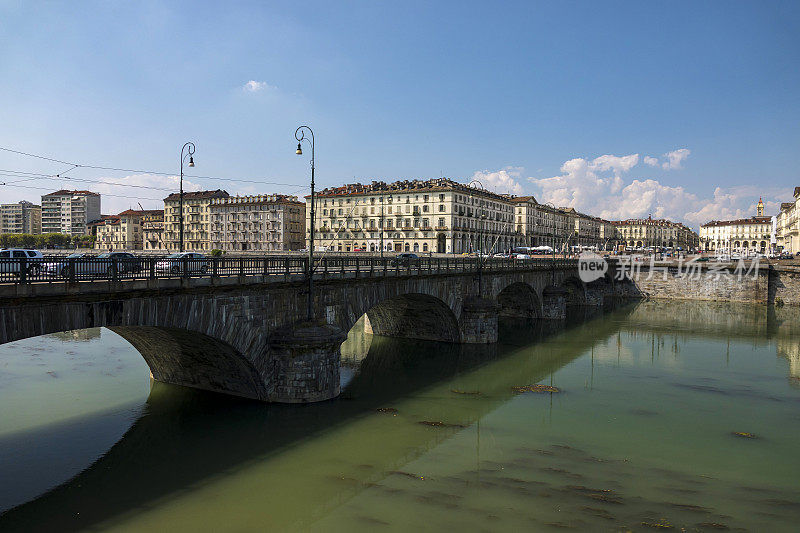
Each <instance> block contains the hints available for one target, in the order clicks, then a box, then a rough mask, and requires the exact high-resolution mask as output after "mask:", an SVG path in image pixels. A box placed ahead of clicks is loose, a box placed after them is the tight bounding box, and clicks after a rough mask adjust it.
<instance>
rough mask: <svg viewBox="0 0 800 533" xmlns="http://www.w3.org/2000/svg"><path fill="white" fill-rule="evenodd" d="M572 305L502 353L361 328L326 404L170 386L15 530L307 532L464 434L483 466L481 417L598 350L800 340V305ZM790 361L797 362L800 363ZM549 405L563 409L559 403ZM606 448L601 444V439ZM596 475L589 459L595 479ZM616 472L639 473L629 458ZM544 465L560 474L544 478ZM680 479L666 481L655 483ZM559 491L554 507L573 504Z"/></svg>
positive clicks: (15, 518)
mask: <svg viewBox="0 0 800 533" xmlns="http://www.w3.org/2000/svg"><path fill="white" fill-rule="evenodd" d="M572 311H573V313H572V314H571V315H570V320H568V321H567V323H566V324H563V323H559V322H543V323H541V324H544V325H541V324H540V325H539V326H537V327H532V326H526V325H525V324H524V323H520V322H512V321H504V322H502V323H501V329H500V337H501V343H500V344H498V345H489V346H468V345H455V344H448V343H435V342H430V341H414V340H400V339H388V338H382V337H371V336H368V335H364V334H363V333H361V334H359V332H358V331H355V332H353V333H351V335H350V337H349V338H348V341H347V342H346V343H345V345H344V346H343V356H344V357H343V364H344V365H345V368H347V369H349V370H348V372H344V373H343V374H344V375H345V376H346V378H345V379H346V384H345V385H346V386H345V387H344V390H343V393H342V396H341V397H340V398H339V399H337V400H334V401H329V402H322V403H318V404H314V405H307V406H293V405H280V404H270V405H264V404H261V403H256V402H250V401H245V400H237V399H235V398H230V397H225V396H221V395H216V394H213V393H206V392H202V391H197V390H193V389H188V388H182V387H176V386H169V385H163V384H158V383H154V384H153V387H152V390H151V393H150V397H149V398H148V400H147V405H146V409H145V413H144V414H143V416H141V417H140V418H139V419H137V420H136V422H135V423H134V424H133V426H132V427H131V428H130V430H129V431H128V432H127V433H126V434H125V435H124V437H123V438H122V439H121V440H120V441H119V442H118V443H117V444H116V445H114V446H113V447H112V448H111V449H110V450H109V451H108V452H107V453H106V454H105V456H104V457H102V458H101V459H99V460H98V461H96V462H95V463H94V464H92V465H91V466H90V467H89V468H87V469H86V470H85V471H83V472H82V473H81V474H80V475H78V476H77V477H75V478H73V479H71V480H70V481H68V482H67V483H65V484H63V485H62V486H60V487H57V488H55V489H54V490H52V491H50V492H48V493H46V494H44V495H42V496H40V497H38V498H37V499H35V500H33V501H31V502H29V503H27V504H24V505H22V506H20V507H17V508H15V509H13V510H11V511H10V512H8V513H6V514H4V515H2V516H0V530H3V531H6V530H9V531H14V530H19V531H32V530H42V529H51V530H61V531H63V530H67V531H69V530H78V529H85V528H92V527H100V528H102V527H106V526H114V525H117V524H124V525H125V526H127V527H130V526H131V524H130V523H128V521H133V523H134V524H135V526H136V527H137V528H151V529H162V530H163V529H165V528H167V529H169V528H175V527H178V528H180V527H188V528H190V529H191V527H192V526H189V525H187V524H192V525H194V526H196V525H197V524H203V527H204V528H207V529H217V530H225V529H229V528H231V527H235V528H239V529H242V528H245V529H262V530H263V529H276V530H286V529H293V528H297V529H306V528H307V527H310V526H311V525H312V524H314V523H315V522H317V521H318V520H320V519H326V518H331V517H335V516H336V515H337V510H338V509H340V508H341V507H342V506H343V505H344V504H345V503H346V502H349V501H350V500H351V499H356V500H357V499H358V498H357V497H358V496H359V495H361V494H364V493H369V492H370V491H368V490H367V489H371V488H375V487H380V486H384V485H390V484H391V483H390V480H391V479H395V478H397V477H398V476H399V477H401V478H402V477H406V476H410V477H413V476H415V475H417V473H416V472H413V471H408V470H410V469H411V468H413V467H411V466H409V465H410V463H412V462H414V461H415V460H417V459H419V458H422V457H423V456H428V455H431V454H434V453H436V451H431V450H433V449H434V448H437V447H438V446H439V445H442V444H444V443H445V441H448V442H451V441H449V439H450V437H453V436H455V435H458V436H459V439H453V440H458V441H459V442H460V443H461V444H463V441H464V440H469V439H474V450H472V451H470V452H469V454H470V456H469V457H465V458H459V459H458V460H459V461H462V460H463V461H466V462H469V461H472V459H471V457H472V456H473V454H474V457H475V461H476V462H478V463H480V453H481V449H482V448H481V446H482V445H483V446H485V445H486V440H485V439H487V438H491V432H490V433H489V436H488V437H487V435H486V434H485V433H484V437H483V438H484V441H483V443H482V441H481V433H480V432H481V420H482V419H486V418H491V417H487V415H489V414H490V413H492V412H493V411H495V410H498V408H500V407H501V406H503V405H505V404H507V403H508V402H509V401H510V400H512V399H513V398H514V397H515V393H514V392H513V391H512V390H511V387H512V386H515V385H527V384H530V383H535V382H545V383H547V382H549V380H550V378H551V376H552V375H553V374H554V373H556V371H558V370H559V369H562V368H563V367H565V366H567V365H569V363H571V362H572V361H574V360H575V359H576V358H578V357H581V356H582V355H591V356H592V357H591V359H589V357H587V358H586V359H584V360H583V361H585V362H586V363H587V364H586V365H584V366H588V364H590V363H591V369H592V370H591V372H593V369H594V353H595V350H597V351H598V352H600V351H602V352H603V354H602V357H604V358H605V360H606V361H608V360H609V358H611V357H617V358H622V359H623V360H624V359H625V358H626V357H631V351H630V350H629V347H628V346H623V342H625V341H622V340H618V339H620V337H625V338H626V339H627V338H634V339H640V340H644V341H645V345H646V350H645V351H647V350H651V352H650V354H651V356H652V357H658V351H659V350H662V351H663V352H664V353H667V352H669V351H670V350H673V352H672V353H671V354H670V355H671V356H675V355H676V354H677V352H676V351H677V350H679V349H680V346H681V345H682V344H683V341H681V340H680V338H681V337H687V338H688V337H694V338H697V339H701V340H704V339H718V340H724V339H733V340H734V341H737V340H738V341H742V340H747V341H751V340H753V339H756V340H753V342H758V343H761V344H764V343H771V342H774V340H777V343H776V344H777V348H778V353H779V355H781V345H784V346H785V345H786V343H787V342H789V341H792V342H794V343H795V344H797V339H798V337H799V336H798V333H799V332H798V331H796V328H797V326H796V325H797V324H798V323H800V321H799V320H798V317H797V316H796V315H797V312H796V311H794V310H789V309H772V310H768V309H767V308H765V307H763V306H752V307H746V308H741V309H739V312H738V313H736V314H735V316H734V315H733V314H732V313H731V307H730V305H721V306H720V305H717V304H698V305H694V304H685V303H666V304H665V303H662V302H643V303H640V304H638V305H635V306H630V307H626V308H623V309H620V310H617V311H615V312H613V313H611V314H607V315H603V316H602V317H601V318H599V319H598V318H596V317H595V316H594V314H596V313H597V311H592V312H591V313H590V314H589V316H587V313H588V311H587V310H586V309H585V308H583V309H582V310H581V311H580V312H578V313H576V312H575V311H576V309H573V310H572ZM765 315H766V316H765ZM559 324H560V325H559ZM651 343H652V348H651V347H650V346H651ZM670 343H674V346H670V345H669V344H670ZM615 344H616V346H615ZM639 344H642V343H641V342H640V343H639ZM612 347H614V348H615V349H613V350H612ZM612 351H613V352H616V353H612ZM639 355H641V354H639ZM786 357H787V358H789V359H790V361H791V357H795V356H793V355H786ZM581 364H583V363H581ZM572 366H574V365H572ZM583 371H584V370H581V372H583ZM649 372H650V373H651V374H652V373H653V372H652V371H649ZM586 374H587V383H586V387H587V388H591V387H592V382H591V380H592V379H593V374H591V373H589V372H587V373H586ZM607 384H608V381H607V382H606V385H607ZM704 387H705V386H704ZM705 389H710V388H709V387H705ZM676 390H681V391H682V390H689V391H690V392H691V393H694V392H695V390H694V389H676ZM478 392H479V393H480V394H476V393H478ZM579 392H580V391H578V390H575V386H574V385H573V389H572V390H571V391H568V392H567V395H570V396H572V397H577V396H578V395H579ZM700 393H701V394H702V393H707V391H706V390H701V392H700ZM555 398H556V400H555V401H556V402H558V401H559V400H558V399H557V398H558V397H555ZM605 398H606V400H607V399H608V397H605ZM539 399H540V400H541V401H542V402H544V403H543V404H541V405H543V406H544V408H545V409H547V404H548V402H552V401H553V399H554V397H552V396H551V397H550V398H547V397H543V398H539ZM514 405H519V404H514ZM550 405H551V406H552V403H551V404H550ZM582 407H586V406H585V405H583V406H582ZM611 407H613V406H611ZM630 407H634V408H635V407H640V406H637V405H631V406H630ZM551 409H552V407H551ZM394 410H396V412H395V411H394ZM638 411H640V413H637V416H644V417H647V416H652V413H649V414H648V412H647V410H646V409H638ZM562 414H567V413H562ZM618 414H622V415H625V414H626V413H624V412H622V411H619V412H617V411H613V410H612V412H611V413H609V414H608V415H607V416H614V417H616V416H617V415H618ZM589 416H591V414H590V415H589ZM420 422H433V423H434V424H436V425H434V426H431V425H426V424H420ZM525 422H530V421H522V423H525ZM438 423H441V425H439V424H438ZM505 429H506V430H508V429H510V428H505ZM732 429H737V428H732ZM495 430H496V431H501V430H498V429H497V428H495ZM485 431H486V428H485V426H484V432H485ZM604 438H607V437H606V436H605V435H598V442H600V441H602V440H603V439H604ZM726 438H730V437H729V436H727V435H726V434H724V435H723V436H722V439H726ZM612 442H613V441H612ZM567 448H568V447H567ZM548 453H551V452H548ZM565 453H566V452H565ZM569 453H574V452H569ZM595 459H597V460H598V461H600V459H598V458H595ZM539 466H540V467H541V466H542V465H539ZM596 467H597V465H596V464H594V463H593V464H587V465H585V468H586V469H587V470H591V469H592V468H596ZM609 468H612V469H613V470H614V471H615V472H617V471H619V472H620V476H631V472H628V471H623V470H625V468H626V467H625V466H624V465H623V464H621V463H619V464H617V463H614V466H610V467H609ZM631 468H639V465H638V464H637V465H636V466H632V467H631ZM543 470H547V468H539V470H538V471H539V472H541V471H543ZM551 470H553V471H555V470H557V469H552V468H551ZM472 472H474V479H464V478H459V482H467V483H473V482H474V484H475V485H474V486H475V487H476V488H480V487H485V486H488V485H485V483H487V482H488V481H487V480H485V479H483V480H482V479H481V477H480V476H481V467H480V466H477V467H474V470H473V471H472ZM568 474H569V475H573V474H572V473H568ZM470 475H472V474H470ZM484 475H486V474H484ZM542 475H545V474H542ZM574 475H577V474H574ZM671 476H672V477H671ZM674 476H675V473H674V472H666V471H659V472H658V473H657V476H656V477H655V478H654V479H673V478H674ZM620 479H623V478H620ZM512 481H513V480H512ZM567 483H568V484H570V485H576V486H577V485H579V484H580V482H576V481H574V480H569V481H567ZM559 490H560V491H562V492H554V493H553V494H550V495H549V496H548V497H556V499H558V498H562V497H563V498H567V497H568V496H569V495H568V494H566V493H564V492H563V491H564V490H565V489H563V488H562V489H559ZM571 490H579V488H578V489H571ZM748 490H750V489H749V488H748ZM190 494H191V495H192V500H191V504H187V505H186V506H185V507H184V506H182V505H181V504H180V503H177V504H174V505H163V506H162V505H161V504H162V503H163V502H180V501H182V497H184V496H188V495H190ZM749 494H752V493H748V497H749ZM231 495H236V497H231ZM726 497H727V493H726ZM531 498H533V496H531ZM219 500H224V502H225V505H224V507H221V506H220V505H219ZM590 503H591V502H590ZM611 503H614V502H611ZM591 505H593V506H594V507H597V505H598V504H597V503H591ZM600 505H602V504H600ZM647 505H651V504H650V503H648V504H647ZM198 512H202V513H203V516H202V517H198V515H197V513H198ZM670 512H672V511H670ZM180 513H184V515H180ZM600 519H601V520H604V518H603V517H600ZM601 523H605V524H609V523H612V522H602V521H601ZM373 525H375V524H373Z"/></svg>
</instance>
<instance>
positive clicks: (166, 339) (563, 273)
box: [0, 257, 628, 403]
mask: <svg viewBox="0 0 800 533" xmlns="http://www.w3.org/2000/svg"><path fill="white" fill-rule="evenodd" d="M291 261H298V262H297V263H295V264H294V265H295V266H293V263H292V262H291ZM393 261H394V259H393V258H386V259H382V258H353V257H349V258H348V257H345V258H342V257H338V258H326V259H325V260H324V261H322V262H320V264H319V266H318V268H317V269H316V271H315V276H314V277H315V281H314V289H313V302H314V305H313V309H314V313H315V316H314V320H313V321H311V322H309V321H307V320H306V309H307V307H306V302H307V295H308V293H307V287H308V284H307V278H306V275H305V274H304V273H303V271H302V269H301V268H300V267H302V265H303V262H302V261H299V258H295V259H293V260H289V259H288V258H286V257H281V258H248V259H247V260H246V261H239V262H238V263H237V262H234V263H233V267H231V266H229V265H227V264H222V265H217V268H212V269H210V270H209V271H208V272H200V271H199V270H197V272H196V274H193V275H190V274H192V273H193V272H195V270H194V269H192V268H191V267H190V268H188V269H186V270H185V271H184V272H183V273H182V274H183V275H177V276H175V275H171V276H164V277H159V276H158V275H156V276H151V274H152V273H154V272H155V268H154V267H155V265H153V268H148V269H147V270H144V269H140V270H139V271H138V272H134V271H128V272H122V269H115V271H114V272H112V276H111V279H104V280H100V279H92V280H86V281H70V280H69V278H68V279H66V280H54V279H48V280H47V281H37V280H35V279H26V280H25V282H24V283H22V282H17V283H13V284H11V283H9V284H2V285H0V344H2V343H6V342H11V341H15V340H19V339H24V338H27V337H33V336H38V335H43V334H47V333H55V332H59V331H65V330H71V329H81V328H89V327H108V328H110V329H112V330H113V331H115V332H117V333H118V334H120V335H121V336H123V337H124V338H125V339H127V340H128V341H129V342H130V343H131V344H132V345H133V346H134V347H135V348H136V349H137V350H138V351H139V352H140V353H141V354H142V357H143V358H144V359H145V361H146V362H147V364H148V365H149V367H150V370H151V373H152V376H153V378H154V379H155V380H157V381H162V382H166V383H173V384H178V385H184V386H189V387H196V388H200V389H205V390H211V391H216V392H222V393H227V394H233V395H237V396H243V397H247V398H253V399H258V400H263V401H275V402H291V403H296V402H312V401H320V400H325V399H329V398H333V397H335V396H337V395H338V394H339V358H340V349H339V347H340V345H341V342H342V341H343V340H344V338H345V332H347V331H349V330H350V328H351V327H352V326H353V324H355V322H356V321H357V320H358V319H359V318H360V317H362V316H363V315H365V314H366V315H367V319H368V324H369V328H370V330H371V331H372V332H373V333H375V334H377V335H382V336H388V337H400V338H412V339H422V340H434V341H444V342H450V343H463V344H487V343H493V342H496V341H497V327H498V326H497V323H498V316H500V315H504V316H512V317H520V318H523V319H525V320H528V321H535V320H561V319H563V318H564V317H565V311H566V307H567V305H570V304H573V305H588V306H602V305H603V304H604V302H607V301H610V300H611V299H613V298H614V297H615V296H618V295H622V294H626V290H628V289H627V288H626V287H625V286H624V285H625V284H624V283H620V282H618V281H617V280H615V279H613V278H614V276H612V275H611V273H610V272H609V273H607V274H606V276H605V277H602V278H601V279H599V280H597V281H595V282H593V283H591V284H588V285H587V284H584V283H583V282H581V280H580V279H579V277H578V271H577V262H576V261H575V260H529V261H524V262H522V261H516V262H515V261H510V260H489V261H486V263H485V264H484V265H483V266H482V268H480V269H478V268H477V263H476V261H475V260H474V259H472V260H469V259H464V258H453V259H450V258H421V259H419V260H418V261H414V262H412V263H407V264H400V263H397V262H396V261H394V262H393ZM278 262H280V265H278ZM223 265H224V266H223ZM287 265H288V266H287ZM297 265H299V266H297ZM279 267H282V270H281V271H280V272H278V271H277V270H278V269H279ZM229 268H235V269H236V270H237V273H236V274H233V273H230V272H229V271H228V270H223V269H229ZM256 268H258V270H257V271H256V270H255V269H256ZM223 274H225V275H223ZM479 290H480V293H479Z"/></svg>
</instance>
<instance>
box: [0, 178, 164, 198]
mask: <svg viewBox="0 0 800 533" xmlns="http://www.w3.org/2000/svg"><path fill="white" fill-rule="evenodd" d="M2 185H6V186H8V187H19V188H20V189H36V190H39V191H52V190H53V188H52V187H34V186H32V185H16V184H14V183H5V182H0V186H2ZM103 195H104V196H112V197H114V198H128V199H130V200H149V201H153V202H161V201H162V200H163V198H147V197H144V196H126V195H122V194H110V193H103Z"/></svg>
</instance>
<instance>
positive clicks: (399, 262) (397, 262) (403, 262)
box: [390, 253, 419, 266]
mask: <svg viewBox="0 0 800 533" xmlns="http://www.w3.org/2000/svg"><path fill="white" fill-rule="evenodd" d="M418 261H419V256H418V255H417V254H411V253H402V254H399V255H398V256H397V257H395V258H394V259H392V261H391V263H390V264H391V265H392V266H409V265H412V264H414V263H417V262H418Z"/></svg>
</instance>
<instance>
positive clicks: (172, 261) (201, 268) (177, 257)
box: [155, 252, 208, 274]
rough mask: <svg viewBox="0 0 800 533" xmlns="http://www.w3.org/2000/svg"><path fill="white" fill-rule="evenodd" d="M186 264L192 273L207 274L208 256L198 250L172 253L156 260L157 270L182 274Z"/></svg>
mask: <svg viewBox="0 0 800 533" xmlns="http://www.w3.org/2000/svg"><path fill="white" fill-rule="evenodd" d="M184 265H185V267H186V270H187V271H188V272H190V273H192V272H193V273H196V274H205V273H206V272H208V258H207V257H206V256H205V255H203V254H200V253H197V252H178V253H175V254H170V255H168V256H167V257H165V258H164V259H161V260H159V261H157V262H156V264H155V269H156V272H161V273H170V274H180V273H181V272H183V269H184Z"/></svg>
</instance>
